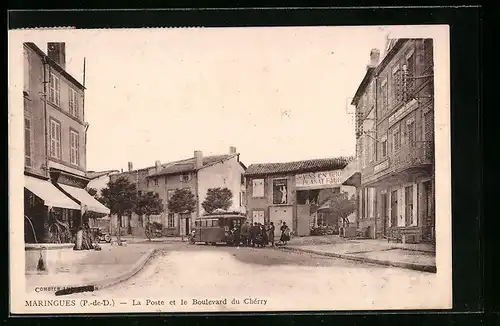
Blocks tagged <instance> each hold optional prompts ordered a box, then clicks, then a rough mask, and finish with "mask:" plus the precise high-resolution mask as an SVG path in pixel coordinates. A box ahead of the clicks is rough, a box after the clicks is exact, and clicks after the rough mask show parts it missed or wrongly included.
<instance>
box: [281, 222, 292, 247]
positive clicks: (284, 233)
mask: <svg viewBox="0 0 500 326" xmlns="http://www.w3.org/2000/svg"><path fill="white" fill-rule="evenodd" d="M280 230H281V238H280V241H281V243H283V244H285V245H286V243H287V242H288V241H290V229H289V228H288V225H286V222H283V225H282V226H281V228H280Z"/></svg>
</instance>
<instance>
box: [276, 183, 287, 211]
mask: <svg viewBox="0 0 500 326" xmlns="http://www.w3.org/2000/svg"><path fill="white" fill-rule="evenodd" d="M286 204H288V187H287V180H286V179H277V180H273V205H286Z"/></svg>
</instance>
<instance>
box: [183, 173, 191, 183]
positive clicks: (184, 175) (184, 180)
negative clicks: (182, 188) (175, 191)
mask: <svg viewBox="0 0 500 326" xmlns="http://www.w3.org/2000/svg"><path fill="white" fill-rule="evenodd" d="M189 180H191V178H190V175H189V174H182V175H181V182H189Z"/></svg>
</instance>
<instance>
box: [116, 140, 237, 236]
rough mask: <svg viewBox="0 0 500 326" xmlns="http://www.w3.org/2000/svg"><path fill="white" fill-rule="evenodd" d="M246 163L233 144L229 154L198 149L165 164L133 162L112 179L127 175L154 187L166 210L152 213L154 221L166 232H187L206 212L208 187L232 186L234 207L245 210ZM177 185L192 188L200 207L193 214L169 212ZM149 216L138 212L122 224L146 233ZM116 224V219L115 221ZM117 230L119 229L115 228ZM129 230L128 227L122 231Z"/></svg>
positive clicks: (136, 232)
mask: <svg viewBox="0 0 500 326" xmlns="http://www.w3.org/2000/svg"><path fill="white" fill-rule="evenodd" d="M245 170H246V167H245V165H244V164H243V163H242V162H241V161H240V160H239V153H237V152H236V148H235V147H231V148H230V150H229V153H228V154H223V155H210V156H203V152H201V151H195V152H194V155H193V157H192V158H189V159H185V160H180V161H175V162H170V163H165V164H162V163H160V161H157V162H156V164H155V166H152V167H148V168H146V169H141V170H135V171H134V170H133V169H132V163H130V162H129V171H128V172H124V173H119V174H115V175H112V176H111V177H112V180H115V179H117V178H119V177H122V176H124V177H126V178H128V179H129V181H130V182H132V183H135V184H136V185H137V190H138V191H141V192H147V191H152V192H155V193H157V194H158V195H159V197H160V198H161V199H162V201H163V205H164V207H163V209H164V211H163V213H162V214H160V215H156V216H150V221H151V222H158V223H161V224H162V226H163V234H164V235H166V236H179V235H187V234H189V232H190V231H191V230H192V227H193V226H194V225H195V221H196V218H197V217H199V216H201V215H203V214H205V211H204V209H203V207H202V203H203V201H204V200H205V198H206V195H207V191H208V189H211V188H218V187H220V188H228V189H229V190H231V193H232V194H233V198H232V205H231V207H230V208H229V210H231V211H237V212H245V203H244V199H245V193H244V192H245V187H244V184H243V182H244V178H243V173H244V172H245ZM177 189H189V190H190V191H191V193H193V194H194V196H195V200H196V208H195V211H194V212H193V213H192V214H177V213H173V212H169V210H168V202H169V200H170V199H171V198H172V195H173V194H174V193H175V190H177ZM146 222H147V221H145V219H144V218H143V217H141V216H137V215H136V214H132V215H131V216H130V217H124V220H123V221H122V226H124V227H125V228H126V229H128V231H129V233H132V234H133V235H138V236H142V235H143V234H144V227H145V223H146ZM113 223H114V225H115V226H116V222H113ZM115 232H116V231H115ZM122 232H124V234H126V232H127V231H122Z"/></svg>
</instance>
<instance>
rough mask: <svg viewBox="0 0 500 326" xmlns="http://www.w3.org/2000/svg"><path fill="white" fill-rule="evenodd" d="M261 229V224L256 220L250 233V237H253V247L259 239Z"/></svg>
mask: <svg viewBox="0 0 500 326" xmlns="http://www.w3.org/2000/svg"><path fill="white" fill-rule="evenodd" d="M259 231H260V228H259V224H258V223H257V222H255V223H254V225H253V226H252V230H251V233H250V237H251V239H252V247H255V244H256V241H255V240H257V236H258V235H259Z"/></svg>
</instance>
